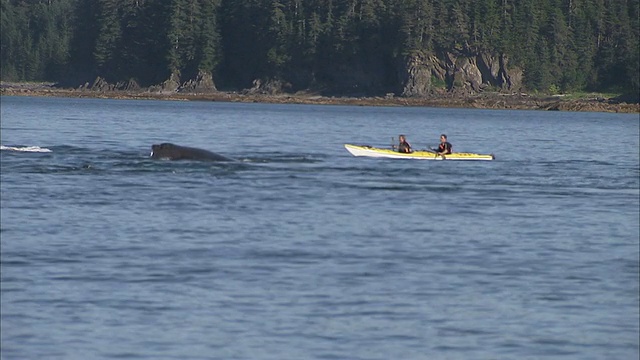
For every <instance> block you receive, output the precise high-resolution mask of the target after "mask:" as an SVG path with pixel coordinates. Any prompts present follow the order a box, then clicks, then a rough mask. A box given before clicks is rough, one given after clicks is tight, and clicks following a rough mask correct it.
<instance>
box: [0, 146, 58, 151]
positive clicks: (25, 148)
mask: <svg viewBox="0 0 640 360" xmlns="http://www.w3.org/2000/svg"><path fill="white" fill-rule="evenodd" d="M0 150H6V151H21V152H39V153H47V152H51V150H50V149H47V148H41V147H40V146H20V147H17V146H4V145H0Z"/></svg>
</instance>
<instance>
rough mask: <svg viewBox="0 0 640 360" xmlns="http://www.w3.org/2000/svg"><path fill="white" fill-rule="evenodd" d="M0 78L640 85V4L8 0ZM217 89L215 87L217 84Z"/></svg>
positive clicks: (473, 86)
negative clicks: (639, 22)
mask: <svg viewBox="0 0 640 360" xmlns="http://www.w3.org/2000/svg"><path fill="white" fill-rule="evenodd" d="M0 4H1V6H0V10H1V13H0V16H1V43H0V45H1V54H0V55H1V65H2V67H1V76H2V80H5V81H54V82H60V83H61V84H64V85H67V86H78V85H82V84H85V83H87V82H88V83H91V82H93V81H94V79H96V77H98V76H100V77H102V78H103V79H104V80H105V81H106V82H107V83H110V84H117V83H119V85H118V86H117V87H118V88H126V87H137V86H143V87H147V86H156V88H158V89H163V90H169V91H175V90H179V89H183V88H187V89H189V88H190V89H200V90H203V89H204V90H206V89H209V90H212V89H215V88H216V86H217V88H219V89H245V88H251V87H253V88H254V89H265V90H266V91H280V90H284V91H295V90H300V89H315V90H319V91H324V92H326V93H336V94H339V93H343V94H354V93H363V94H374V93H387V92H395V93H397V94H404V95H407V96H412V95H428V94H429V91H432V90H433V89H447V90H453V91H455V90H458V89H460V90H465V91H482V90H484V89H487V88H488V89H495V90H499V89H501V90H511V91H518V90H524V89H526V90H530V91H533V90H539V91H542V92H559V91H567V92H568V91H576V90H592V91H617V92H625V93H631V94H637V93H638V88H639V83H640V80H639V58H640V55H639V48H638V42H639V24H638V19H639V6H640V5H639V0H440V1H438V0H0ZM214 83H215V85H214Z"/></svg>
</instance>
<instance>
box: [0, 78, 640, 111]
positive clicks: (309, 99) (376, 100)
mask: <svg viewBox="0 0 640 360" xmlns="http://www.w3.org/2000/svg"><path fill="white" fill-rule="evenodd" d="M0 96H44V97H74V98H105V99H153V100H182V101H220V102H253V103H276V104H316V105H359V106H425V107H448V108H476V109H510V110H551V111H593V112H616V113H640V104H637V103H631V104H630V103H625V102H621V101H619V100H616V99H607V98H603V97H600V96H596V95H594V96H592V97H585V98H580V99H567V98H565V97H563V96H534V95H529V94H522V93H519V94H504V93H490V92H484V93H479V94H476V95H462V94H455V93H441V94H433V95H430V96H428V97H398V96H394V95H393V94H388V95H386V96H378V97H334V96H321V95H317V94H310V93H295V94H256V93H237V92H224V91H212V92H202V93H198V92H152V91H149V90H146V89H139V90H104V91H95V90H89V89H64V88H58V87H56V86H54V84H51V83H8V82H2V83H0Z"/></svg>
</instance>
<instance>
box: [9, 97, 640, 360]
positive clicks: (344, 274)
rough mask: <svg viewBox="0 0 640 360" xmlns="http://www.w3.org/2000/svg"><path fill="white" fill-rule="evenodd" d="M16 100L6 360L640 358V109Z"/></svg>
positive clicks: (11, 154) (12, 105)
mask: <svg viewBox="0 0 640 360" xmlns="http://www.w3.org/2000/svg"><path fill="white" fill-rule="evenodd" d="M1 101H2V103H1V111H2V114H1V116H2V117H1V119H2V123H1V144H2V146H3V148H2V149H1V150H0V160H1V166H2V167H1V178H0V180H1V183H0V185H1V186H0V188H1V193H0V195H1V200H2V202H1V211H0V219H1V227H0V239H1V253H0V255H1V257H0V260H1V263H0V265H1V300H2V302H1V327H2V331H1V332H0V340H1V352H2V359H7V360H8V359H43V358H46V359H113V358H121V359H488V358H500V359H527V358H530V359H539V358H554V359H557V358H562V359H603V358H611V359H621V358H637V357H638V356H639V355H640V351H639V349H638V346H639V341H638V336H639V334H640V331H639V314H638V306H639V295H638V292H639V285H638V283H639V275H638V272H639V243H638V241H639V240H638V238H639V211H640V208H639V207H640V205H639V196H640V195H639V194H640V192H639V188H640V185H639V183H640V180H639V177H640V165H639V155H638V150H639V136H640V133H639V123H640V121H639V119H638V115H637V114H635V115H618V114H604V113H568V112H560V113H559V112H527V111H489V110H463V109H430V108H371V107H349V106H308V105H265V104H230V103H207V102H189V103H185V102H163V101H118V100H89V99H56V98H26V97H2V98H1ZM400 133H405V134H407V135H408V139H409V141H410V142H411V143H412V144H413V145H414V147H416V148H426V147H427V146H433V145H435V144H436V143H437V141H438V137H439V135H440V133H447V134H448V135H449V140H450V141H451V142H452V143H453V146H454V151H460V152H463V151H469V152H478V153H494V154H495V155H496V161H493V162H453V161H441V162H433V161H431V162H430V161H415V160H414V161H412V160H385V159H366V158H356V157H352V156H351V155H350V154H349V153H347V152H346V151H345V149H344V148H343V144H344V143H365V144H371V145H378V146H388V145H389V143H390V142H391V137H392V136H395V137H396V138H397V135H398V134H400ZM168 141H170V142H174V143H176V144H181V145H186V146H194V147H200V148H204V149H207V150H210V151H213V152H216V153H220V154H222V155H225V156H229V157H232V158H234V159H236V160H237V161H236V162H233V163H215V162H195V161H181V162H172V161H162V160H152V159H150V158H149V153H150V147H151V144H154V143H161V142H168ZM24 150H26V151H24ZM46 150H50V152H45V151H46Z"/></svg>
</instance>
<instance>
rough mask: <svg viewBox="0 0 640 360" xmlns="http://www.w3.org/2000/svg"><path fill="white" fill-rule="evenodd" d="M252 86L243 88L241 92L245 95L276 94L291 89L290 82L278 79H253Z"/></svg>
mask: <svg viewBox="0 0 640 360" xmlns="http://www.w3.org/2000/svg"><path fill="white" fill-rule="evenodd" d="M252 85H253V86H252V87H251V88H249V89H245V90H244V91H243V92H242V93H243V94H245V95H256V94H263V95H276V94H280V93H283V92H285V91H288V90H290V89H291V84H290V83H288V82H285V81H282V80H280V79H267V80H265V81H262V80H261V79H255V80H253V84H252Z"/></svg>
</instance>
